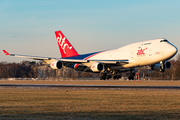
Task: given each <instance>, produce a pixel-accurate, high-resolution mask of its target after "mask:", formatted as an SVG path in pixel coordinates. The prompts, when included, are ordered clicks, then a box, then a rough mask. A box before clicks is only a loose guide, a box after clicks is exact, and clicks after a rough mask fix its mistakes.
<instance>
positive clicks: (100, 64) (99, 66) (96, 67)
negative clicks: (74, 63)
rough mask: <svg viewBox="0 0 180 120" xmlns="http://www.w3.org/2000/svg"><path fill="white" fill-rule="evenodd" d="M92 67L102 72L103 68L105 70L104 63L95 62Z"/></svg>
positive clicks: (95, 70) (94, 70) (93, 69)
mask: <svg viewBox="0 0 180 120" xmlns="http://www.w3.org/2000/svg"><path fill="white" fill-rule="evenodd" d="M90 69H91V70H92V71H93V72H100V71H101V70H103V64H102V63H95V64H93V65H91V67H90Z"/></svg>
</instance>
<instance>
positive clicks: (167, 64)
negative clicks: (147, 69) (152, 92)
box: [151, 61, 171, 72]
mask: <svg viewBox="0 0 180 120" xmlns="http://www.w3.org/2000/svg"><path fill="white" fill-rule="evenodd" d="M169 68H171V63H170V62H169V61H165V62H164V64H163V66H162V65H161V63H157V64H154V65H151V70H156V71H160V72H164V71H165V69H169Z"/></svg>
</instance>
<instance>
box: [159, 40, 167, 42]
mask: <svg viewBox="0 0 180 120" xmlns="http://www.w3.org/2000/svg"><path fill="white" fill-rule="evenodd" d="M160 42H168V40H161V41H160Z"/></svg>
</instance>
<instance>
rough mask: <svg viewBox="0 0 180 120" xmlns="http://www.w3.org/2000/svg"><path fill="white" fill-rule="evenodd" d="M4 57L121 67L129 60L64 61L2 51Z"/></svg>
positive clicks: (48, 62) (62, 59)
mask: <svg viewBox="0 0 180 120" xmlns="http://www.w3.org/2000/svg"><path fill="white" fill-rule="evenodd" d="M3 52H4V54H5V55H9V56H14V57H22V58H29V59H33V60H42V61H44V62H45V63H46V64H50V63H51V62H52V61H53V60H60V61H62V62H66V63H88V62H90V61H95V62H99V63H102V64H116V65H117V64H118V65H123V64H128V63H129V60H128V59H124V60H81V59H73V58H71V59H66V58H52V57H40V56H30V55H20V54H10V53H8V52H7V51H6V50H3Z"/></svg>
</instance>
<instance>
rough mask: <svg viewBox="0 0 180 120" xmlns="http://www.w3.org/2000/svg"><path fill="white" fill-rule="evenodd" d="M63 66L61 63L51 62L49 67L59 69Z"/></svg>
mask: <svg viewBox="0 0 180 120" xmlns="http://www.w3.org/2000/svg"><path fill="white" fill-rule="evenodd" d="M62 66H63V64H62V62H61V61H57V60H56V61H53V62H52V63H51V64H50V67H51V68H52V69H61V68H62Z"/></svg>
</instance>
